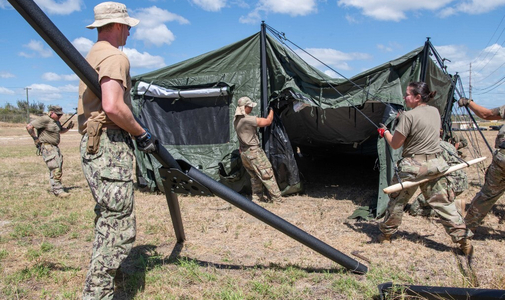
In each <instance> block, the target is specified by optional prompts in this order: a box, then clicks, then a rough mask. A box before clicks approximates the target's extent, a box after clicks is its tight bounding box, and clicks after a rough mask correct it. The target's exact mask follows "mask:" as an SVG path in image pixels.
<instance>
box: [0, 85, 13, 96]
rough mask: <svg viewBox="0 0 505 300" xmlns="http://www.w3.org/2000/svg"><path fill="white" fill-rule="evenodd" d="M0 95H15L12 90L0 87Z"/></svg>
mask: <svg viewBox="0 0 505 300" xmlns="http://www.w3.org/2000/svg"><path fill="white" fill-rule="evenodd" d="M0 94H3V95H14V94H16V93H15V92H14V91H13V90H11V89H8V88H5V87H2V86H0Z"/></svg>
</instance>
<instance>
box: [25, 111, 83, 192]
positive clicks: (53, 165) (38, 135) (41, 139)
mask: <svg viewBox="0 0 505 300" xmlns="http://www.w3.org/2000/svg"><path fill="white" fill-rule="evenodd" d="M48 109H49V112H48V113H47V115H43V116H41V117H38V118H36V119H34V120H33V121H31V122H30V123H28V125H26V131H28V133H29V134H30V136H31V137H32V138H33V141H34V142H35V146H36V147H37V152H40V153H41V154H42V158H43V159H44V162H45V163H46V165H47V168H48V169H49V183H50V184H51V191H52V192H53V193H54V195H56V196H58V197H63V198H65V197H68V196H69V195H70V194H69V193H67V192H65V190H64V188H63V184H62V183H61V177H62V176H63V155H61V151H60V148H58V145H59V144H60V134H63V133H65V132H67V131H69V130H70V129H72V128H73V127H74V123H73V122H72V121H70V122H69V123H68V126H67V127H66V128H63V127H62V126H61V124H60V118H61V116H62V115H63V110H62V109H61V107H60V106H58V105H54V106H49V108H48ZM35 129H37V132H35Z"/></svg>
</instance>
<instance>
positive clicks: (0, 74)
mask: <svg viewBox="0 0 505 300" xmlns="http://www.w3.org/2000/svg"><path fill="white" fill-rule="evenodd" d="M14 77H16V75H14V74H12V73H9V72H4V71H2V72H0V78H14Z"/></svg>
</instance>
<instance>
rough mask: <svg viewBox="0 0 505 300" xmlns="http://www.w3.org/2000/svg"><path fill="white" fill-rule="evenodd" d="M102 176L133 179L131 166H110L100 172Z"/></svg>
mask: <svg viewBox="0 0 505 300" xmlns="http://www.w3.org/2000/svg"><path fill="white" fill-rule="evenodd" d="M100 177H102V178H103V179H106V180H112V181H131V180H133V173H132V170H131V168H125V167H109V168H106V169H104V170H102V171H101V172H100Z"/></svg>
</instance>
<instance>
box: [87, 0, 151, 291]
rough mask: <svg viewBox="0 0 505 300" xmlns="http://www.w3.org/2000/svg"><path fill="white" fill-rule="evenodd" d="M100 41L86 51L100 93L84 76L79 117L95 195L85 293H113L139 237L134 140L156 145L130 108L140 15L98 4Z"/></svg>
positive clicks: (96, 25)
mask: <svg viewBox="0 0 505 300" xmlns="http://www.w3.org/2000/svg"><path fill="white" fill-rule="evenodd" d="M94 12H95V22H93V24H91V25H89V26H87V27H88V28H90V29H93V28H98V41H97V42H96V43H95V44H94V45H93V47H92V48H91V50H90V51H89V53H88V56H87V57H86V60H87V61H88V62H89V64H90V65H91V66H92V67H93V68H94V69H95V70H96V72H97V75H98V82H99V84H100V87H101V91H102V98H101V99H100V98H98V97H97V96H96V95H95V94H93V92H92V91H91V89H88V87H87V86H86V85H85V84H84V83H83V82H82V81H81V82H80V84H79V100H78V108H77V114H78V122H79V132H80V133H81V134H82V135H83V137H82V140H81V146H80V152H81V159H82V170H83V173H84V176H85V177H86V180H87V181H88V185H89V187H90V190H91V194H92V195H93V198H94V200H95V204H96V205H95V214H96V217H95V240H94V242H93V253H92V255H91V262H90V267H89V271H88V274H87V276H86V282H85V284H84V291H83V299H112V298H113V296H114V277H115V276H116V273H117V270H118V268H119V267H120V266H121V263H122V262H123V260H124V259H125V258H126V257H127V256H128V254H129V253H130V250H131V249H132V246H133V242H134V241H135V234H136V229H135V227H136V225H135V213H134V205H133V204H134V201H133V199H134V198H133V161H134V154H133V149H134V146H133V142H132V139H131V137H130V136H134V137H135V139H136V145H137V148H138V149H139V150H141V151H144V152H152V151H156V146H155V145H154V144H153V142H152V140H151V135H150V133H149V132H147V131H146V130H145V129H144V128H142V126H141V125H140V124H139V123H137V121H136V120H135V118H134V117H133V114H132V112H131V108H132V107H131V99H130V92H129V91H130V89H131V79H130V62H129V60H128V57H127V56H126V55H125V54H124V53H123V52H122V51H120V50H119V49H118V47H121V46H124V45H125V43H126V39H127V37H128V36H129V30H130V27H133V26H136V25H137V24H138V23H139V20H137V19H133V18H130V17H129V16H128V13H127V10H126V6H125V5H124V4H121V3H117V2H104V3H101V4H98V5H97V6H95V8H94Z"/></svg>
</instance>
